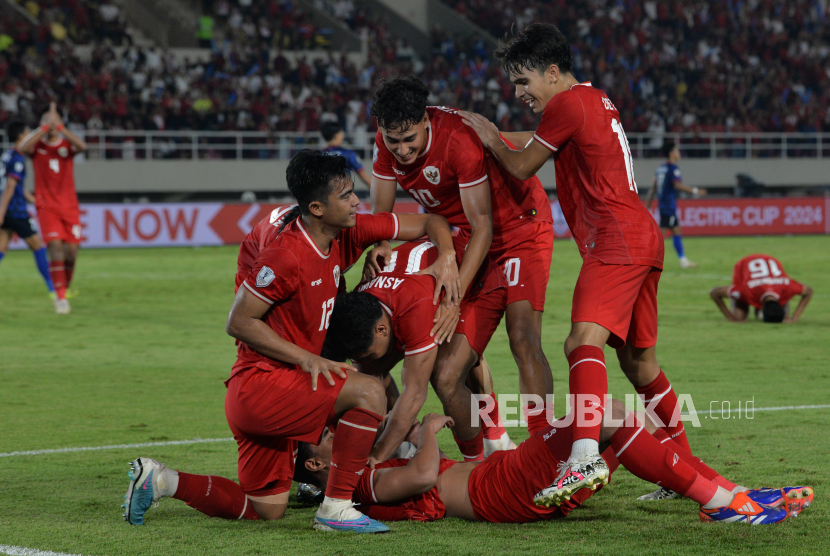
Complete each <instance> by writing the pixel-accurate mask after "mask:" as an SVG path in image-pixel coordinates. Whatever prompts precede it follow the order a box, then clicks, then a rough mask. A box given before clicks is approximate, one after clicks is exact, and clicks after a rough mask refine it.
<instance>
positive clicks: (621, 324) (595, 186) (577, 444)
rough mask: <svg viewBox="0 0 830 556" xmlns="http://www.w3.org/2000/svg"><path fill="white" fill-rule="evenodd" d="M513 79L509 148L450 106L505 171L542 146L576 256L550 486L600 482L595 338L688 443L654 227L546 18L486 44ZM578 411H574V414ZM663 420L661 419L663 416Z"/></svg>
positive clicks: (612, 135)
mask: <svg viewBox="0 0 830 556" xmlns="http://www.w3.org/2000/svg"><path fill="white" fill-rule="evenodd" d="M496 56H497V57H498V58H499V59H500V60H501V62H502V66H503V67H504V69H505V70H506V71H507V73H508V74H509V77H510V80H511V81H512V82H513V83H514V84H515V86H516V97H517V98H519V99H521V100H523V101H524V102H525V103H526V104H527V105H528V106H529V107H530V108H531V109H532V110H533V111H534V112H536V113H541V114H542V119H541V122H540V123H539V127H538V128H537V129H536V132H535V133H534V132H522V133H506V134H504V135H505V136H506V137H507V139H509V140H510V141H512V142H513V143H515V144H518V145H523V148H522V149H520V150H514V149H512V148H510V146H509V145H507V144H506V143H505V142H504V141H503V140H502V139H501V137H500V136H499V132H498V129H496V127H495V126H494V125H493V124H492V123H490V122H489V121H488V120H487V119H486V118H484V117H483V116H480V115H478V114H471V113H468V112H462V113H461V116H462V117H463V118H464V121H465V123H467V124H468V125H470V126H471V127H472V128H473V129H474V130H475V131H476V133H477V134H478V135H479V137H480V138H481V140H482V143H483V144H484V146H485V147H487V148H488V149H489V150H490V151H491V152H492V153H493V155H494V156H495V157H496V158H497V159H498V160H499V162H500V163H501V164H502V165H503V166H504V167H505V168H506V169H507V170H508V171H509V172H510V173H511V174H512V175H513V176H515V177H516V178H519V179H526V178H528V177H530V176H533V175H535V174H536V172H538V170H539V169H540V168H541V167H542V166H543V165H544V164H545V162H547V160H548V159H549V158H550V157H551V153H552V154H553V158H554V160H555V161H556V193H557V196H558V198H559V204H560V206H561V207H562V212H563V213H564V215H565V219H566V220H567V222H568V227H569V228H570V230H571V233H572V234H573V237H574V240H575V241H576V244H577V246H578V248H579V252H580V254H581V255H582V259H583V263H582V268H581V270H580V273H579V278H578V279H577V282H576V287H575V289H574V295H573V306H572V310H571V322H572V325H571V332H570V335H569V336H568V338H567V339H566V340H565V355H566V357H567V358H568V368H569V370H570V374H569V380H568V383H569V389H570V394H571V396H573V399H574V401H573V403H572V407H574V408H576V409H577V412H576V415H577V418H576V423H575V426H574V436H573V438H574V445H573V449H572V451H571V456H570V458H569V459H568V462H569V463H570V466H566V467H563V468H562V473H561V474H560V475H559V476H558V477H556V480H555V482H554V484H553V485H552V486H553V488H554V489H555V492H556V497H557V498H558V499H559V500H565V499H566V498H567V497H568V496H571V495H572V494H573V493H574V492H576V491H577V490H578V489H580V488H584V487H586V486H588V487H590V486H595V485H598V484H602V483H604V482H605V481H607V479H608V468H607V466H606V465H605V462H603V460H602V458H601V457H600V455H599V443H598V441H599V425H598V424H591V423H592V422H593V423H597V422H598V420H588V419H586V418H585V417H584V415H587V414H588V413H592V412H593V413H599V414H601V413H602V412H603V411H604V408H603V405H602V404H603V403H604V400H605V394H606V393H607V392H608V377H607V375H606V368H605V356H604V355H603V351H602V348H603V346H605V344H608V345H610V346H611V347H613V348H615V349H616V350H617V358H618V359H619V361H620V366H621V367H622V370H623V372H624V373H625V375H626V376H627V377H628V379H629V380H630V381H631V383H632V384H633V385H634V387H635V389H636V390H637V392H638V393H639V394H640V396H641V397H642V398H644V401H645V403H646V404H648V403H650V402H651V400H652V399H655V400H659V402H658V403H657V407H656V410H655V413H656V415H657V416H658V417H659V418H660V419H661V420H662V421H663V423H666V424H669V423H675V425H676V426H674V427H669V428H668V429H667V431H668V432H669V433H670V434H671V436H672V438H674V439H676V441H677V442H678V443H679V444H680V445H681V446H683V447H684V448H687V449H688V442H687V440H686V436H685V432H684V431H683V425H682V422H681V421H679V420H677V419H674V420H672V415H673V414H674V413H675V412H679V408H678V406H677V397H676V396H675V394H674V391H673V390H672V387H671V384H670V383H669V381H668V379H666V377H665V375H664V374H663V372H662V370H661V369H660V366H659V364H658V363H657V355H656V350H655V345H656V343H657V284H658V282H659V280H660V274H661V272H662V269H663V255H664V253H663V251H664V247H663V236H662V235H661V233H660V228H659V227H658V226H657V223H656V222H655V221H654V218H652V216H651V214H649V212H648V211H647V210H646V209H645V207H644V206H643V204H642V202H641V201H640V198H639V196H638V194H637V184H636V183H635V181H634V169H633V165H632V159H631V153H630V151H629V148H628V140H627V139H626V137H625V132H624V131H623V127H622V123H621V119H620V113H619V112H618V111H617V109H616V107H615V106H614V104H613V103H612V102H611V100H610V99H609V98H608V96H607V95H606V94H605V93H604V92H603V91H600V90H599V89H595V88H594V87H592V86H591V84H590V83H579V82H578V81H577V80H576V78H575V77H574V76H573V74H571V48H570V45H569V44H568V41H567V39H566V38H565V36H564V35H563V34H562V33H561V32H560V31H559V29H557V28H556V27H555V26H553V25H549V24H540V23H534V24H532V25H528V26H527V27H526V28H525V29H524V30H523V31H522V32H520V33H519V34H518V35H517V36H516V37H514V38H512V39H511V40H509V41H508V42H507V43H504V44H502V46H501V48H500V49H499V50H498V51H496ZM581 416H582V417H581ZM667 426H668V425H667Z"/></svg>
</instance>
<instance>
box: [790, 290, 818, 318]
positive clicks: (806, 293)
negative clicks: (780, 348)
mask: <svg viewBox="0 0 830 556" xmlns="http://www.w3.org/2000/svg"><path fill="white" fill-rule="evenodd" d="M803 288H804V289H802V290H801V299H800V300H799V301H798V307H796V308H795V312H794V313H793V316H791V317H787V318H785V319H784V322H786V323H795V322H798V319H799V318H801V313H803V312H804V309H806V308H807V304H808V303H810V300H811V299H812V298H813V288H811V287H810V286H808V285H807V284H803Z"/></svg>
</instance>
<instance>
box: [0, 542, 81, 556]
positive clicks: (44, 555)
mask: <svg viewBox="0 0 830 556" xmlns="http://www.w3.org/2000/svg"><path fill="white" fill-rule="evenodd" d="M0 554H9V555H10V556H79V555H78V554H67V553H66V552H52V551H51V550H38V549H36V548H24V547H22V546H9V545H7V544H0Z"/></svg>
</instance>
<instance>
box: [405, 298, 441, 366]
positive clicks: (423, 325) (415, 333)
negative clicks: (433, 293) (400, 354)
mask: <svg viewBox="0 0 830 556" xmlns="http://www.w3.org/2000/svg"><path fill="white" fill-rule="evenodd" d="M435 308H436V307H435V305H433V304H432V299H423V300H421V301H418V302H417V303H414V304H412V305H410V306H409V307H407V308H406V309H405V310H404V311H403V313H402V314H399V315H396V318H395V337H396V339H397V340H398V341H399V342H400V343H401V344H402V345H403V346H404V356H410V355H416V354H418V353H423V352H425V351H429V350H431V349H432V348H434V347H436V346H435V342H434V341H433V339H432V337H431V336H430V335H429V332H430V330H431V329H432V318H433V317H434V316H435Z"/></svg>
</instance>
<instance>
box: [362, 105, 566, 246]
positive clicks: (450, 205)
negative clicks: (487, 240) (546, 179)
mask: <svg viewBox="0 0 830 556" xmlns="http://www.w3.org/2000/svg"><path fill="white" fill-rule="evenodd" d="M427 114H428V116H429V138H428V140H427V146H426V149H425V150H424V152H423V153H421V155H420V156H419V157H418V158H417V159H416V160H415V161H414V162H413V163H411V164H401V163H400V162H398V160H397V159H396V158H395V157H394V156H393V155H392V153H391V152H390V151H389V149H388V148H387V147H386V144H385V143H384V142H383V135H382V133H381V132H380V131H378V132H377V135H376V136H375V148H374V155H373V157H372V162H373V166H372V174H373V175H374V176H375V177H377V178H379V179H382V180H389V181H397V182H398V184H400V186H401V187H402V188H403V190H404V191H406V192H407V193H408V194H409V195H410V196H411V197H412V198H413V199H415V201H417V202H418V204H420V205H421V206H422V207H424V209H425V210H426V211H427V212H429V213H432V214H439V215H441V216H443V217H444V218H446V219H447V220H448V221H449V223H450V225H452V226H455V227H457V228H460V230H461V232H462V233H465V234H467V235H469V234H470V223H469V222H468V221H467V217H466V215H465V214H464V206H463V205H462V203H461V192H460V190H461V189H465V188H468V187H474V186H476V185H478V184H480V183H483V182H484V181H485V180H488V179H489V184H490V204H491V207H492V211H493V245H494V246H498V245H503V244H504V243H505V242H507V241H509V237H510V236H511V235H515V234H514V233H513V232H514V231H515V230H516V229H517V228H519V227H520V226H522V224H524V223H525V222H526V221H528V220H542V221H547V222H550V221H552V216H551V211H550V203H549V202H548V198H547V195H546V194H545V191H544V188H543V187H542V183H541V182H540V181H539V180H538V179H537V178H535V177H534V178H531V179H529V180H525V181H521V180H517V179H515V178H513V177H512V176H511V175H510V174H509V173H508V172H507V171H506V170H505V169H504V168H502V167H501V166H500V165H499V164H498V163H497V162H496V161H495V159H494V158H493V157H492V155H490V154H489V153H486V152H485V149H484V146H483V145H482V144H481V140H480V139H479V138H478V136H477V135H476V134H475V132H474V131H473V130H472V128H470V127H469V126H467V125H465V124H464V123H463V122H462V120H461V116H459V115H458V113H457V111H456V110H454V109H452V108H445V107H434V106H430V107H428V108H427Z"/></svg>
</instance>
